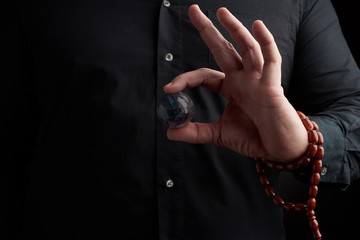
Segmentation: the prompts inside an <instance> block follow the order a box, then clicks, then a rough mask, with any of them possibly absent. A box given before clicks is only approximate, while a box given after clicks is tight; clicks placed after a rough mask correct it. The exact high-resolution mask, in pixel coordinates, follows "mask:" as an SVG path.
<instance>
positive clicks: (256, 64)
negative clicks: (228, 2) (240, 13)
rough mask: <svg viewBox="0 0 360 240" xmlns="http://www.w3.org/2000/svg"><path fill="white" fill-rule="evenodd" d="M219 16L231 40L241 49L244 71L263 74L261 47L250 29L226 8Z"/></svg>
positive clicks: (222, 9)
mask: <svg viewBox="0 0 360 240" xmlns="http://www.w3.org/2000/svg"><path fill="white" fill-rule="evenodd" d="M217 16H218V19H219V21H220V23H221V24H222V25H223V26H224V27H225V29H226V30H227V31H228V32H229V33H230V36H231V38H232V39H233V40H234V41H235V42H236V44H237V45H238V46H239V47H240V49H241V57H242V59H243V65H244V70H245V71H246V70H248V71H257V72H261V71H262V66H263V62H264V60H263V56H262V54H261V50H260V46H259V44H258V43H257V41H256V40H255V39H254V37H253V36H252V35H251V33H250V32H249V31H248V29H247V28H246V27H245V26H244V25H243V24H242V23H241V22H240V21H239V20H238V19H237V18H236V17H234V16H233V15H232V14H231V13H230V12H229V10H227V9H226V8H220V9H219V10H218V11H217Z"/></svg>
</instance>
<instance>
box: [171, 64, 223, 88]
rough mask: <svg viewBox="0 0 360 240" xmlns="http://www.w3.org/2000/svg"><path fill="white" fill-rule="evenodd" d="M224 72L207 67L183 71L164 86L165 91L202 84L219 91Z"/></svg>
mask: <svg viewBox="0 0 360 240" xmlns="http://www.w3.org/2000/svg"><path fill="white" fill-rule="evenodd" d="M224 78H225V74H224V73H222V72H219V71H215V70H212V69H208V68H200V69H197V70H195V71H191V72H186V73H183V74H181V75H179V76H177V77H176V78H174V79H173V80H172V81H171V83H169V84H167V85H166V86H164V91H165V92H166V93H174V92H179V91H182V90H183V89H184V88H193V87H197V86H203V87H205V88H207V89H209V90H210V91H214V92H220V90H221V87H222V83H223V80H224Z"/></svg>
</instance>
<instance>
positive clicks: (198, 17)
mask: <svg viewBox="0 0 360 240" xmlns="http://www.w3.org/2000/svg"><path fill="white" fill-rule="evenodd" d="M217 16H218V19H219V21H220V23H221V24H222V25H223V26H224V27H225V28H226V30H227V31H228V32H229V33H230V35H231V37H232V38H233V40H234V41H235V42H236V44H237V45H238V46H239V47H240V49H241V57H240V55H239V54H238V53H237V52H236V50H235V48H234V47H233V46H232V45H231V44H230V43H229V42H228V41H227V40H226V39H225V38H224V37H223V36H222V35H221V33H220V32H219V31H218V30H217V29H216V28H215V27H214V25H213V24H212V22H211V21H210V20H209V19H208V18H207V17H206V16H205V15H204V14H203V13H202V12H201V10H200V9H199V7H198V6H197V5H192V6H191V7H190V8H189V17H190V19H191V21H192V22H193V24H194V26H195V27H196V28H197V29H198V31H199V32H200V35H201V37H202V38H203V40H204V41H205V43H206V44H207V46H208V47H209V49H210V51H211V52H212V53H213V55H214V57H215V60H216V62H217V63H218V65H219V66H220V68H221V69H222V71H223V72H225V73H230V72H232V71H238V70H241V69H243V70H244V71H248V72H255V73H260V74H259V75H258V76H262V77H261V80H262V81H263V82H264V83H266V84H269V83H270V84H271V83H274V82H276V84H280V83H281V56H280V53H279V50H278V48H277V46H276V43H275V41H274V37H273V36H272V34H271V33H270V32H269V30H268V29H267V28H266V27H265V25H264V24H263V23H262V21H255V22H254V24H253V33H254V36H255V38H254V37H253V36H252V35H251V33H250V32H249V31H248V30H247V29H246V27H245V26H244V25H243V24H242V23H241V22H240V21H239V20H238V19H236V17H234V16H233V15H232V14H231V13H230V12H229V11H228V10H227V9H226V8H220V9H219V10H218V12H217Z"/></svg>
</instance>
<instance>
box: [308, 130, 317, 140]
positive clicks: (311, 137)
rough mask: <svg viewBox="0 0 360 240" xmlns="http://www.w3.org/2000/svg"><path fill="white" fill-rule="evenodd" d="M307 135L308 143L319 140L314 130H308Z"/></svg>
mask: <svg viewBox="0 0 360 240" xmlns="http://www.w3.org/2000/svg"><path fill="white" fill-rule="evenodd" d="M308 137H309V142H310V143H317V142H318V141H319V135H318V134H317V132H316V131H315V130H310V131H308Z"/></svg>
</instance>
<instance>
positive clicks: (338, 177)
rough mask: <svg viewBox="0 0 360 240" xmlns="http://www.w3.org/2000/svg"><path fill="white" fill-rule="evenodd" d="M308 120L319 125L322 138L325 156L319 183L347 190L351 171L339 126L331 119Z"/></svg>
mask: <svg viewBox="0 0 360 240" xmlns="http://www.w3.org/2000/svg"><path fill="white" fill-rule="evenodd" d="M309 118H310V119H311V120H313V121H315V122H316V123H317V124H318V125H319V131H320V132H321V133H322V134H323V136H324V144H323V147H324V149H325V154H324V158H323V161H322V162H323V164H322V165H323V166H322V170H321V172H320V182H322V183H336V184H339V185H340V187H341V188H343V189H345V188H347V187H348V186H349V185H350V183H351V169H350V163H349V161H348V160H347V158H346V145H345V136H344V133H343V131H342V129H341V127H340V124H338V123H336V122H335V121H334V120H332V119H331V118H324V117H318V116H311V117H309Z"/></svg>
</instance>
